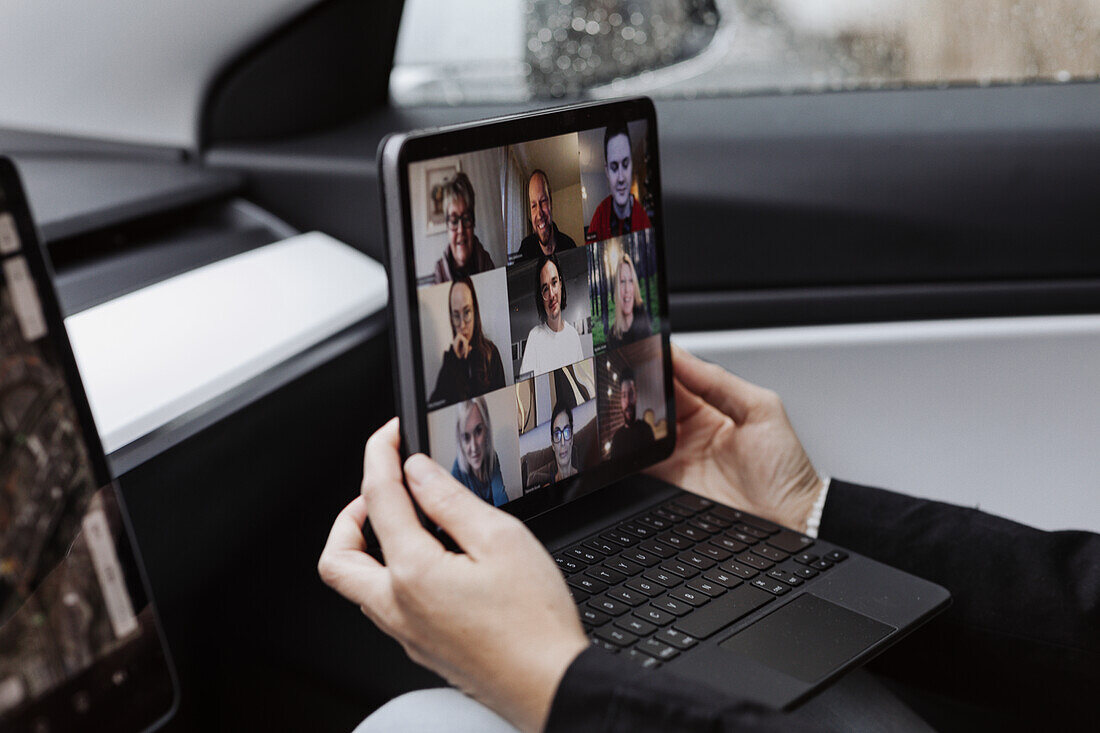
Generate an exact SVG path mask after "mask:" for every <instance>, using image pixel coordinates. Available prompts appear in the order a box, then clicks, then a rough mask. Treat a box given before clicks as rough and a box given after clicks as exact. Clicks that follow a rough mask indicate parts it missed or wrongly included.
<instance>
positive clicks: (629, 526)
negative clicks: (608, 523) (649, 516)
mask: <svg viewBox="0 0 1100 733" xmlns="http://www.w3.org/2000/svg"><path fill="white" fill-rule="evenodd" d="M619 531H620V532H626V533H628V534H632V535H634V536H635V537H637V538H638V539H642V540H648V539H652V538H653V537H655V536H656V535H657V530H655V529H652V528H651V527H647V526H645V525H644V524H636V523H634V522H627V523H626V524H620V525H619Z"/></svg>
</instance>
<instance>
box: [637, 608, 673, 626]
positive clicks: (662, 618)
mask: <svg viewBox="0 0 1100 733" xmlns="http://www.w3.org/2000/svg"><path fill="white" fill-rule="evenodd" d="M634 615H635V616H637V617H638V618H640V619H642V620H643V621H648V622H650V623H651V624H657V625H658V626H664V625H666V624H670V623H672V620H673V619H675V618H676V617H675V616H673V615H672V614H671V613H668V612H666V611H662V610H661V609H659V608H654V607H653V606H642V607H641V608H635V609H634Z"/></svg>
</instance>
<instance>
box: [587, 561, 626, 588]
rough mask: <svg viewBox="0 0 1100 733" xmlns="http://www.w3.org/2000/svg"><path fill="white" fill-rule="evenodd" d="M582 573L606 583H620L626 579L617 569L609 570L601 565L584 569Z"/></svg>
mask: <svg viewBox="0 0 1100 733" xmlns="http://www.w3.org/2000/svg"><path fill="white" fill-rule="evenodd" d="M584 574H585V575H587V576H589V577H591V578H595V579H596V580H602V581H603V582H605V583H607V584H608V585H615V584H616V583H621V582H623V581H624V580H626V576H625V575H623V574H622V573H620V572H618V571H617V570H609V569H608V568H605V567H603V566H601V565H597V566H596V567H592V568H588V569H587V570H585V571H584Z"/></svg>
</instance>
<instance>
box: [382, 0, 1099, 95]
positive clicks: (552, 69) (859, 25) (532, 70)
mask: <svg viewBox="0 0 1100 733" xmlns="http://www.w3.org/2000/svg"><path fill="white" fill-rule="evenodd" d="M1098 36H1100V0H1048V1H1045V2H1040V1H1038V0H1031V1H1027V0H526V1H525V2H515V0H471V1H470V2H465V3H449V4H440V3H436V2H432V0H406V3H405V11H404V16H403V18H402V22H401V28H400V32H399V38H398V47H397V53H396V58H395V65H394V69H393V73H392V76H391V80H390V89H391V95H392V98H393V100H394V102H395V103H396V104H399V105H412V104H438V103H446V104H472V103H484V102H514V101H525V100H530V99H547V98H567V97H581V96H586V97H597V98H599V97H609V96H618V95H622V94H649V95H652V96H657V97H695V96H726V95H730V94H743V93H760V92H792V91H826V90H842V89H867V88H897V87H909V86H951V85H990V84H1006V83H1007V84H1016V83H1023V82H1032V81H1043V82H1068V81H1074V80H1093V79H1096V78H1097V73H1098V71H1100V43H1097V40H1098Z"/></svg>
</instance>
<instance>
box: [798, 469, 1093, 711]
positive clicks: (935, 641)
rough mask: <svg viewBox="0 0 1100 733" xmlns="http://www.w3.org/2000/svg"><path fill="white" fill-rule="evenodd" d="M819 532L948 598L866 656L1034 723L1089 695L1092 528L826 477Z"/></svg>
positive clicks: (908, 679) (940, 690) (1089, 705)
mask: <svg viewBox="0 0 1100 733" xmlns="http://www.w3.org/2000/svg"><path fill="white" fill-rule="evenodd" d="M819 535H820V536H821V538H822V539H826V540H828V541H830V542H835V543H836V544H838V545H840V546H842V547H847V548H849V549H852V550H855V551H856V552H859V553H861V554H864V555H867V556H868V557H872V558H874V559H876V560H879V561H881V562H884V563H886V564H888V565H893V566H894V567H896V568H900V569H901V570H905V571H907V572H910V573H912V574H914V575H917V576H919V577H922V578H926V579H927V580H931V581H933V582H935V583H938V584H940V585H942V586H944V587H945V588H947V589H948V590H949V591H951V595H952V597H953V603H952V606H951V607H950V608H949V609H948V610H947V611H946V612H945V613H943V614H941V615H940V616H939V617H937V618H936V619H933V620H932V621H931V622H930V623H929V624H928V625H927V626H926V627H924V628H922V629H920V630H919V631H917V632H916V633H915V634H913V636H912V637H910V638H909V639H905V640H903V641H901V642H900V643H899V644H898V645H897V646H895V647H893V648H892V649H890V650H889V651H888V652H886V653H885V654H884V655H883V656H882V657H880V658H879V659H878V660H876V661H875V662H874V663H873V664H872V669H874V671H876V672H880V673H883V674H886V675H889V676H891V677H893V678H895V679H898V680H900V681H902V682H905V683H907V684H910V685H913V686H916V687H918V688H923V689H926V690H929V691H931V692H933V693H936V694H942V695H945V696H948V697H951V698H954V699H963V700H966V701H967V702H969V703H973V704H978V705H981V706H984V707H991V708H994V709H997V710H999V711H1003V712H1008V711H1013V712H1014V713H1015V714H1016V715H1018V716H1019V717H1020V719H1027V720H1034V721H1035V722H1036V723H1037V724H1039V723H1041V724H1043V726H1044V727H1046V726H1048V725H1050V724H1051V723H1052V722H1053V721H1073V720H1078V719H1079V716H1080V715H1081V714H1083V713H1084V712H1085V711H1086V709H1087V710H1091V709H1093V706H1095V704H1096V702H1095V700H1094V697H1095V695H1096V694H1097V692H1098V691H1100V535H1096V534H1093V533H1090V532H1081V531H1063V532H1044V531H1041V530H1037V529H1034V528H1032V527H1027V526H1024V525H1022V524H1017V523H1016V522H1012V521H1009V520H1007V519H1002V518H1000V517H995V516H992V515H989V514H986V513H984V512H981V511H978V510H976V509H967V508H963V507H958V506H952V505H950V504H944V503H941V502H935V501H927V500H923V499H915V498H913V497H909V496H903V495H901V494H895V493H893V492H889V491H883V490H881V489H872V488H868V487H865V486H857V485H855V484H849V483H845V482H842V481H836V480H833V481H832V483H831V486H830V488H829V494H828V500H827V501H826V503H825V510H824V512H823V514H822V518H821V528H820V532H819Z"/></svg>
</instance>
